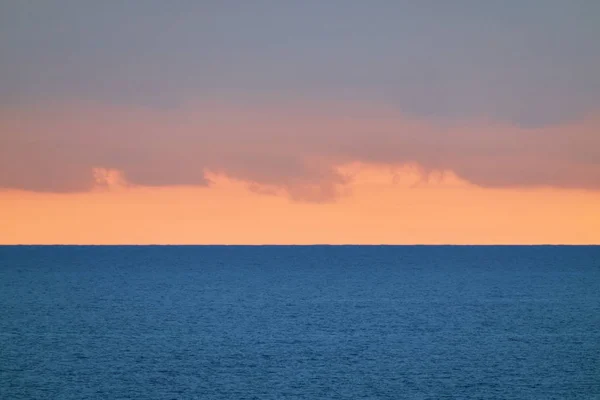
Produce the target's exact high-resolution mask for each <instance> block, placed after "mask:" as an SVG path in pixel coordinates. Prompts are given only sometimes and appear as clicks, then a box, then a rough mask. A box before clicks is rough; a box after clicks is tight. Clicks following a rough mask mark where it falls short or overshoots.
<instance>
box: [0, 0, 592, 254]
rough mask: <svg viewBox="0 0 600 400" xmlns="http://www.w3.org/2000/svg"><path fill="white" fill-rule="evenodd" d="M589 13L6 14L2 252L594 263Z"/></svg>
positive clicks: (304, 7) (2, 6)
mask: <svg viewBox="0 0 600 400" xmlns="http://www.w3.org/2000/svg"><path fill="white" fill-rule="evenodd" d="M598 21H600V2H597V1H594V0H571V1H565V0H519V1H516V0H507V1H502V2H500V1H494V2H492V1H475V0H455V1H448V2H441V1H433V0H422V1H402V0H395V1H391V0H389V1H384V0H373V1H370V2H365V1H355V0H344V1H342V0H329V1H316V0H314V1H313V0H306V1H301V2H282V1H275V0H272V1H267V0H256V1H252V2H241V1H228V0H221V1H209V0H206V1H191V0H190V1H187V0H174V1H170V2H165V1H157V0H156V1H155V0H146V1H141V0H139V1H136V0H131V1H124V2H116V1H111V2H97V1H91V0H78V1H76V0H48V1H44V2H36V1H22V0H6V1H2V2H0V243H6V244H16V243H18V244H28V243H32V244H38V243H39V244H63V243H64V244H171V243H173V244H180V243H181V244H313V243H331V244H341V243H344V244H346V243H355V244H380V243H385V244H416V243H422V244H513V243H514V244H600V112H599V111H600V74H599V73H598V71H600V40H598V39H599V38H600V24H599V23H598Z"/></svg>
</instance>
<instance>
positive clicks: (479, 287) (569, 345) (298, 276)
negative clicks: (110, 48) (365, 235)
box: [0, 246, 600, 400]
mask: <svg viewBox="0 0 600 400" xmlns="http://www.w3.org/2000/svg"><path fill="white" fill-rule="evenodd" d="M598 288H600V246H0V398H1V399H13V400H18V399H52V400H54V399H311V400H312V399H358V398H365V399H402V398H406V399H540V400H547V399H586V400H588V399H600V379H599V378H600V329H599V327H600V291H599V290H598Z"/></svg>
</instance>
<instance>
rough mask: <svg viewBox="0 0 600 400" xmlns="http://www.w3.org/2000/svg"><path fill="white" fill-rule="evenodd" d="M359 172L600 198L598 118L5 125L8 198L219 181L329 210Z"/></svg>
mask: <svg viewBox="0 0 600 400" xmlns="http://www.w3.org/2000/svg"><path fill="white" fill-rule="evenodd" d="M353 162H360V163H367V164H380V165H390V166H398V165H418V166H420V168H422V169H423V171H424V172H425V173H429V172H431V171H453V172H454V173H455V174H456V175H457V176H459V177H460V178H462V179H465V180H467V181H469V182H471V183H473V184H476V185H480V186H484V187H513V186H522V187H535V186H553V187H559V188H583V189H600V119H598V118H593V117H592V118H587V119H584V120H581V121H575V122H571V123H565V124H561V125H553V126H546V127H538V128H531V129H527V128H522V127H521V128H520V127H515V126H511V125H507V124H500V123H494V122H490V121H485V120H480V121H476V120H473V121H463V122H460V123H456V122H452V123H442V122H439V121H437V122H431V121H427V120H425V119H420V120H419V119H415V118H409V117H406V116H405V115H402V114H399V113H397V112H394V111H392V110H389V109H385V108H381V109H378V108H376V107H372V106H366V105H365V106H356V105H352V106H328V105H319V106H318V107H317V106H313V107H304V106H298V105H296V106H282V105H280V106H272V107H266V106H262V107H258V106H257V107H256V108H254V109H252V110H249V109H247V108H246V109H239V108H235V107H230V106H225V105H221V106H216V105H210V104H198V105H197V106H195V107H188V108H186V109H179V110H162V111H157V110H145V109H142V108H116V107H113V108H108V107H105V106H100V105H96V106H91V105H77V106H63V107H54V108H52V109H50V108H44V109H38V110H34V109H27V110H24V109H21V110H16V109H12V110H4V111H3V112H2V113H1V115H0V187H4V188H12V189H22V190H30V191H42V192H77V191H87V190H90V189H91V188H92V187H94V186H95V185H97V184H98V179H100V180H101V181H103V183H104V184H111V183H114V182H113V181H114V180H115V179H117V180H126V181H127V182H128V183H129V184H131V185H141V186H171V185H194V186H198V185H201V186H206V185H210V180H209V179H207V172H208V171H212V172H214V173H219V174H225V175H228V176H230V177H232V178H235V179H239V180H243V181H246V182H247V183H248V185H249V186H250V187H251V188H253V190H255V191H259V192H273V191H274V190H284V191H286V192H287V193H288V194H289V196H291V197H292V198H294V199H296V200H301V201H327V200H332V199H334V198H335V197H336V196H337V195H338V194H339V193H340V191H343V190H344V187H345V185H346V183H348V182H349V181H350V180H351V179H352V178H351V176H350V175H348V174H344V173H342V172H341V171H340V169H339V166H341V165H346V164H348V163H353ZM114 171H118V173H117V172H114Z"/></svg>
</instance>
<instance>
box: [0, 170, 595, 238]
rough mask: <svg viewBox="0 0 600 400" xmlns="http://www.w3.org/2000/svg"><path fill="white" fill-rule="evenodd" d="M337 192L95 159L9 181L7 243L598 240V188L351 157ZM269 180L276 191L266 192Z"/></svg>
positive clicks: (4, 209) (0, 213)
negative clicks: (147, 170)
mask: <svg viewBox="0 0 600 400" xmlns="http://www.w3.org/2000/svg"><path fill="white" fill-rule="evenodd" d="M341 170H343V171H344V172H345V173H347V174H350V173H351V174H352V176H353V179H352V180H351V182H350V183H349V184H347V185H346V186H344V187H343V188H342V190H341V194H340V196H339V197H338V198H337V199H335V200H333V201H330V202H324V203H307V202H298V201H292V200H290V199H289V197H288V196H286V195H285V193H281V192H277V191H275V192H274V193H273V192H272V190H271V189H269V188H267V189H269V190H260V189H261V188H258V189H259V190H256V189H257V188H256V187H254V188H253V189H250V186H251V185H249V183H248V182H243V181H238V180H233V179H230V178H228V177H226V176H223V175H216V174H212V175H211V176H210V179H211V181H213V185H211V186H210V187H162V188H149V187H130V186H127V185H126V184H124V182H122V180H121V177H120V176H119V174H118V172H116V171H107V170H98V171H96V181H97V182H98V183H101V184H103V185H102V186H99V187H98V188H97V189H95V190H94V191H91V192H86V193H78V194H43V193H32V192H22V191H3V192H0V220H1V221H3V222H2V229H0V243H2V244H599V243H600V192H598V191H585V190H567V189H552V188H539V189H517V188H504V189H484V188H480V187H477V186H474V185H471V184H469V183H467V182H464V181H462V180H461V179H459V178H458V177H456V176H455V175H453V174H452V173H450V172H446V173H444V174H438V175H437V176H434V177H433V178H432V179H430V180H428V181H423V180H422V179H421V178H420V177H419V174H418V173H415V171H414V170H413V169H411V168H410V167H403V168H397V169H391V168H389V167H382V166H373V165H358V164H357V165H349V166H345V167H343V168H341ZM267 192H268V193H267Z"/></svg>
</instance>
